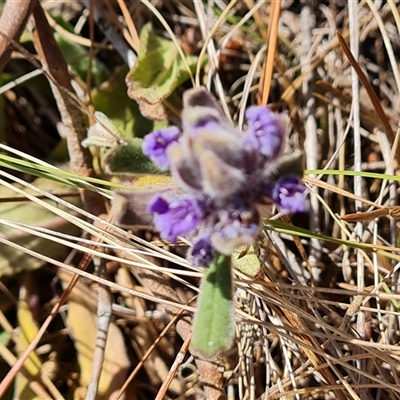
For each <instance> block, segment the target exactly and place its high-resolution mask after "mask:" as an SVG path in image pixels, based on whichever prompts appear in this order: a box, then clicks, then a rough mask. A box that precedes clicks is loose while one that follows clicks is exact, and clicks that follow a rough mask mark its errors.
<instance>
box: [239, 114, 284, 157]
mask: <svg viewBox="0 0 400 400" xmlns="http://www.w3.org/2000/svg"><path fill="white" fill-rule="evenodd" d="M246 118H247V124H248V127H247V130H246V134H245V137H244V146H245V147H247V148H249V149H251V150H253V151H257V152H259V153H261V154H262V155H264V156H265V157H267V159H268V160H270V159H275V158H277V157H278V156H279V155H280V154H281V152H282V150H283V147H284V142H285V136H286V121H285V117H284V116H282V115H276V114H274V113H273V112H272V111H271V109H270V108H268V107H261V106H260V107H258V106H254V107H250V108H249V109H248V110H247V111H246Z"/></svg>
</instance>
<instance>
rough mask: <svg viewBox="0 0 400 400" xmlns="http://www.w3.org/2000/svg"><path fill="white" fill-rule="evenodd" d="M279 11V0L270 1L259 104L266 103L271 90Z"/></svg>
mask: <svg viewBox="0 0 400 400" xmlns="http://www.w3.org/2000/svg"><path fill="white" fill-rule="evenodd" d="M280 11H281V3H280V1H273V2H271V10H270V22H269V24H268V32H267V35H266V39H267V42H268V46H267V49H268V50H267V57H266V59H265V64H264V69H263V74H262V77H261V84H260V89H259V90H260V93H259V96H260V104H261V105H264V106H265V105H266V104H267V103H268V98H269V92H270V90H271V80H272V72H273V70H274V60H275V54H276V47H277V42H278V23H279V17H280Z"/></svg>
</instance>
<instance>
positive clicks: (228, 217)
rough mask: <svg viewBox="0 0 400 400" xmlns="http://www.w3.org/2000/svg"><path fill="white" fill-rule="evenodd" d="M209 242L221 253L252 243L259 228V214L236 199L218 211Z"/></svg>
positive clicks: (228, 252)
mask: <svg viewBox="0 0 400 400" xmlns="http://www.w3.org/2000/svg"><path fill="white" fill-rule="evenodd" d="M217 218H218V220H217V221H216V223H215V225H214V227H213V232H212V235H211V243H212V244H213V246H214V247H215V249H216V250H218V251H219V252H220V253H222V254H226V255H229V254H232V253H233V251H234V250H235V249H236V248H238V247H239V246H243V245H251V244H253V243H254V241H255V239H256V237H257V235H258V230H259V224H260V215H259V213H258V211H257V209H256V208H248V207H245V206H244V205H242V204H240V202H238V201H237V200H236V199H235V200H233V201H232V202H231V203H230V204H227V205H226V206H225V208H223V209H221V210H219V211H218V214H217Z"/></svg>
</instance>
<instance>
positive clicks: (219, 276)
mask: <svg viewBox="0 0 400 400" xmlns="http://www.w3.org/2000/svg"><path fill="white" fill-rule="evenodd" d="M234 315H235V309H234V305H233V301H232V271H231V258H230V257H229V256H225V255H222V254H219V255H217V256H216V257H215V258H214V260H213V262H212V263H211V265H210V266H209V267H208V268H207V269H206V270H205V275H204V277H203V280H202V283H201V291H200V294H199V300H198V303H197V311H196V315H195V318H194V323H193V336H192V341H191V344H190V347H191V350H192V351H194V352H197V353H200V354H201V355H203V356H204V357H207V358H211V357H214V356H216V355H218V354H219V353H221V352H223V351H225V350H228V349H229V348H230V347H231V346H232V342H233V338H234V334H235V325H234V322H235V321H234Z"/></svg>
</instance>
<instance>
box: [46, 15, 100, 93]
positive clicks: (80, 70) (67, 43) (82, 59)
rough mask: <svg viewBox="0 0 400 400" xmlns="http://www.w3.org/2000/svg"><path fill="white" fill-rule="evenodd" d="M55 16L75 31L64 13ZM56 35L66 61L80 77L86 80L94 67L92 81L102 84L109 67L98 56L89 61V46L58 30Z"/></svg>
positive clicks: (59, 21)
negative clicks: (89, 70)
mask: <svg viewBox="0 0 400 400" xmlns="http://www.w3.org/2000/svg"><path fill="white" fill-rule="evenodd" d="M53 18H54V20H55V21H56V22H57V23H58V24H59V25H60V26H61V27H63V28H64V29H65V30H67V31H68V32H71V33H74V27H73V26H72V25H71V24H69V23H68V22H67V21H65V19H64V18H63V16H62V15H53ZM54 37H55V39H56V41H57V44H58V46H59V47H60V50H61V52H62V54H63V56H64V58H65V60H66V62H67V63H68V65H69V66H70V67H71V68H72V70H73V72H74V73H75V74H76V75H77V76H79V78H80V79H82V80H83V81H86V75H87V72H88V69H89V67H91V68H92V83H93V85H94V86H97V85H99V84H101V83H102V82H103V81H104V80H105V79H106V78H107V76H108V71H107V68H106V66H105V65H104V64H103V63H102V62H101V61H99V59H98V58H95V57H94V58H92V60H91V62H90V61H89V48H88V47H85V46H82V45H81V44H79V43H76V42H74V41H72V40H69V38H68V37H67V36H66V35H63V34H60V33H58V32H55V33H54Z"/></svg>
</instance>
